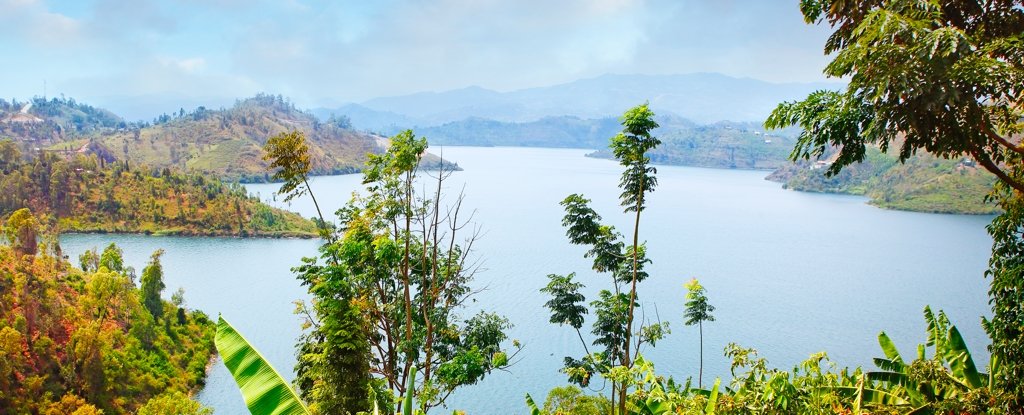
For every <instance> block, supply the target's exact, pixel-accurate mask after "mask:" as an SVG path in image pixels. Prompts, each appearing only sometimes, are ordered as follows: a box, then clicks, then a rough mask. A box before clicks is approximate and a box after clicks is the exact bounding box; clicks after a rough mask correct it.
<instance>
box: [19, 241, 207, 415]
mask: <svg viewBox="0 0 1024 415" xmlns="http://www.w3.org/2000/svg"><path fill="white" fill-rule="evenodd" d="M6 229H7V228H6V226H5V228H4V230H6ZM40 239H41V240H42V241H43V242H41V243H39V245H38V246H37V248H36V253H35V255H21V254H18V253H16V252H15V247H14V246H11V245H10V244H9V243H5V244H0V356H2V357H0V408H4V412H9V413H19V414H20V413H40V414H66V413H79V414H88V413H94V414H98V413H99V411H100V410H102V411H103V413H105V414H127V413H135V412H136V411H138V410H140V408H141V407H143V405H145V404H146V403H147V401H149V400H150V399H152V398H155V397H158V396H162V395H165V394H177V398H175V401H176V402H179V403H183V401H182V399H180V398H182V397H183V396H184V395H182V394H184V393H188V392H189V391H192V390H194V389H195V388H197V387H198V386H201V385H202V384H203V379H204V378H205V376H206V364H207V362H208V361H209V358H210V355H211V353H212V352H213V324H212V323H211V322H210V321H208V319H207V318H206V316H205V315H204V314H203V313H202V312H199V311H187V312H186V313H185V317H186V318H185V320H184V321H178V320H173V321H166V322H165V324H156V322H155V321H154V320H153V317H152V315H151V314H150V313H149V312H148V311H147V310H146V308H145V307H144V306H143V304H142V302H141V301H140V292H139V290H138V289H137V288H136V287H135V285H134V284H133V283H132V281H131V279H130V278H129V275H128V272H127V269H128V268H130V267H124V269H121V270H111V269H110V268H108V267H107V266H106V265H102V266H98V268H90V269H88V270H81V269H77V268H75V267H74V266H72V264H70V263H69V262H67V261H66V260H65V259H63V258H62V257H60V256H57V255H56V252H55V251H57V250H58V246H57V245H56V244H55V243H53V242H50V241H52V240H53V239H52V236H50V235H49V234H47V233H44V234H43V236H42V237H41V238H40ZM119 252H120V250H119V249H117V248H116V247H113V248H112V247H108V248H107V249H106V250H105V254H106V255H105V257H106V260H105V261H104V262H105V264H117V263H120V264H123V259H122V258H121V257H120V255H119ZM98 262H99V260H98V258H97V263H98ZM161 307H163V308H165V309H172V307H173V306H172V305H171V304H170V303H162V304H161ZM153 405H159V404H157V403H154V404H153ZM76 411H77V412H76Z"/></svg>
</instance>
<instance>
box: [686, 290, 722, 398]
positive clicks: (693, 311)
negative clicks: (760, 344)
mask: <svg viewBox="0 0 1024 415" xmlns="http://www.w3.org/2000/svg"><path fill="white" fill-rule="evenodd" d="M686 291H687V292H686V311H685V312H684V313H683V317H684V318H686V325H687V326H692V325H694V324H696V325H697V330H699V335H700V369H698V372H697V387H698V388H699V387H701V386H703V378H704V322H705V321H715V316H713V315H712V314H711V313H712V312H714V311H715V306H713V305H711V304H708V297H707V296H706V295H704V286H703V285H700V282H699V281H697V279H696V278H694V279H692V280H690V282H687V283H686Z"/></svg>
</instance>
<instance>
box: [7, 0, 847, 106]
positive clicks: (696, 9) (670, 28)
mask: <svg viewBox="0 0 1024 415" xmlns="http://www.w3.org/2000/svg"><path fill="white" fill-rule="evenodd" d="M797 4H798V1H797V0H699V1H696V0H693V1H690V0H650V1H643V0H589V1H585V0H557V1H552V0H506V1H496V0H437V1H427V0H376V1H366V0H364V1H304V0H280V1H263V0H173V1H172V0H168V1H144V0H75V1H71V0H68V1H56V0H0V54H2V56H4V57H5V58H4V65H3V67H4V69H3V77H2V79H3V81H0V86H2V91H3V92H0V94H2V95H3V96H4V97H5V98H7V99H10V98H19V99H25V98H28V97H30V96H33V95H42V92H43V82H44V80H45V81H46V85H47V92H48V93H49V95H51V96H53V95H57V94H60V93H64V94H66V95H67V96H70V97H75V98H76V99H78V100H80V101H86V102H91V103H96V104H98V105H104V104H115V106H118V107H123V106H124V105H125V103H135V102H137V103H139V105H165V106H169V107H170V108H169V109H168V110H173V109H175V108H177V107H178V106H179V105H178V104H179V103H180V104H181V105H180V106H184V107H186V108H188V107H190V106H194V105H207V106H220V105H224V104H226V103H230V102H233V101H234V100H235V98H240V97H245V96H249V95H253V94H255V93H256V92H261V91H264V92H269V93H274V94H278V93H279V94H283V95H285V96H289V97H291V98H292V99H293V100H294V101H295V102H296V103H297V104H299V105H300V106H303V107H316V106H333V105H337V104H340V103H345V102H359V101H363V100H366V99H369V98H374V97H379V96H390V95H403V94H408V93H414V92H420V91H440V90H448V89H455V88H461V87H466V86H470V85H478V86H482V87H484V88H489V89H494V90H499V91H507V90H515V89H521V88H528V87H535V86H546V85H552V84H557V83H562V82H569V81H573V80H576V79H581V78H588V77H593V76H598V75H601V74H605V73H620V74H631V73H641V74H678V73H690V72H720V73H724V74H727V75H732V76H742V77H751V78H757V79H762V80H767V81H773V82H814V81H821V80H823V79H824V78H823V76H822V75H821V70H822V68H823V67H824V65H825V64H826V62H827V58H826V57H825V56H823V55H822V46H823V44H824V41H825V39H826V37H827V36H828V34H829V30H828V28H827V27H824V26H811V25H807V24H805V23H804V22H803V20H802V16H801V15H800V13H799V10H798V7H797ZM143 103H145V104H143ZM161 103H162V104H161Z"/></svg>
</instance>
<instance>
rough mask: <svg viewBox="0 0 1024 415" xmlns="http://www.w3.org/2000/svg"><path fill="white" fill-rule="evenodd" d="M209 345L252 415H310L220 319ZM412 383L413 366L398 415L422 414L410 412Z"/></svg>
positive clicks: (375, 410)
mask: <svg viewBox="0 0 1024 415" xmlns="http://www.w3.org/2000/svg"><path fill="white" fill-rule="evenodd" d="M213 342H214V344H215V345H216V346H217V352H218V353H219V354H220V356H221V359H223V360H224V365H225V366H227V367H228V370H229V371H230V372H231V376H233V377H234V378H235V382H236V383H238V389H239V390H240V391H241V392H242V397H243V398H245V405H246V406H247V407H249V412H250V413H252V415H311V414H310V412H309V408H307V407H306V405H305V404H303V403H302V400H301V399H299V395H298V394H297V393H295V390H294V389H292V388H291V386H289V385H288V382H285V380H284V378H282V377H281V375H280V374H279V373H278V372H277V370H275V369H274V367H273V366H271V365H270V363H268V362H267V359H265V358H263V355H261V354H260V352H259V351H258V350H256V348H255V347H253V346H252V345H251V344H250V343H249V341H248V340H246V339H245V337H243V336H242V334H241V333H239V332H238V330H235V328H234V327H233V326H231V324H230V323H228V322H227V320H224V317H218V318H217V335H216V337H215V338H214V341H213ZM415 382H416V368H415V367H413V368H412V372H411V373H410V374H409V387H408V388H407V390H408V392H407V393H406V396H405V400H404V401H403V403H402V413H401V415H422V414H423V411H422V410H415V411H414V410H413V387H414V386H415ZM373 414H374V415H378V414H379V408H378V407H377V400H376V399H374V400H373Z"/></svg>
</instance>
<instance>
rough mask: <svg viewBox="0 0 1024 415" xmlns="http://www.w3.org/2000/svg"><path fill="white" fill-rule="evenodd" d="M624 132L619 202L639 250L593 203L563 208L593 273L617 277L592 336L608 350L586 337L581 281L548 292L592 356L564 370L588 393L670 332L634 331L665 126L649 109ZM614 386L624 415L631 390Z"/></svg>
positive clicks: (566, 203) (566, 280)
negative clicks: (645, 224)
mask: <svg viewBox="0 0 1024 415" xmlns="http://www.w3.org/2000/svg"><path fill="white" fill-rule="evenodd" d="M622 126H623V129H622V132H621V133H619V134H618V135H616V136H615V137H613V138H612V139H611V143H610V147H611V150H612V153H613V154H614V155H615V158H616V159H617V160H618V161H619V163H620V164H621V165H622V166H623V167H625V171H623V173H622V177H621V179H620V181H619V188H620V190H621V194H620V195H619V201H620V205H621V206H622V207H623V208H624V212H625V213H633V214H634V219H633V235H632V236H633V238H632V243H631V244H629V245H627V244H626V242H625V241H624V240H623V236H622V234H620V233H619V232H617V231H616V230H615V228H614V227H613V226H608V225H603V224H602V223H601V215H599V214H598V213H597V212H596V211H594V210H593V209H592V208H591V207H590V206H589V204H590V200H588V199H586V198H584V197H583V196H582V195H578V194H573V195H569V196H568V197H566V198H565V199H564V200H563V201H562V202H561V205H562V206H563V207H564V208H565V216H564V217H563V218H562V225H563V226H564V227H565V228H566V236H567V237H568V238H569V242H571V243H572V244H575V245H584V246H589V247H590V249H589V250H588V251H587V252H586V253H585V254H584V256H585V257H587V258H592V259H593V270H594V271H596V272H599V273H610V274H611V277H612V290H601V291H600V292H599V293H598V297H599V298H598V300H596V301H592V302H591V303H590V306H591V307H592V308H593V310H594V315H595V317H596V321H595V322H594V324H593V329H592V331H591V334H593V335H594V336H595V338H594V340H593V341H592V344H593V345H595V346H600V347H601V348H602V350H601V351H600V352H595V353H591V352H590V351H589V349H588V348H587V345H586V341H584V340H583V336H582V334H580V332H579V328H580V327H581V326H582V321H583V314H586V308H585V307H583V306H581V305H580V303H583V302H584V301H585V298H584V297H583V295H582V294H580V293H579V289H580V288H581V287H582V284H578V283H575V282H572V277H573V275H574V274H569V276H567V277H563V276H560V275H555V274H552V275H549V276H548V278H549V279H550V280H551V281H550V282H549V284H548V286H547V287H545V288H544V289H542V290H541V291H542V292H545V293H547V294H550V295H551V296H552V297H553V298H552V299H551V300H550V301H548V302H547V304H546V306H547V307H548V308H549V309H550V310H551V311H552V315H551V322H552V323H558V324H569V325H570V326H572V327H573V328H574V329H576V331H577V334H578V335H579V337H580V341H581V342H582V343H583V347H584V350H585V351H586V353H587V355H586V356H584V357H583V358H582V359H574V358H572V357H566V358H565V367H564V368H563V371H564V372H565V373H566V374H568V375H569V380H570V381H572V382H574V383H577V384H579V385H580V386H586V385H587V384H588V383H589V382H590V379H591V377H592V376H593V375H594V374H595V373H599V374H601V375H603V376H605V377H608V375H609V373H610V372H611V371H612V370H613V369H614V367H622V368H626V369H628V368H630V367H631V362H632V359H633V358H634V355H639V349H640V347H641V345H642V344H644V343H649V344H652V345H653V344H654V342H656V341H657V340H658V339H660V338H661V337H662V336H663V335H664V334H665V333H666V332H667V330H668V326H667V323H664V324H656V325H649V326H643V325H640V328H639V330H637V331H636V333H634V328H633V327H634V326H633V323H634V322H633V320H634V316H633V311H634V309H635V308H636V301H637V298H636V286H637V283H639V282H641V281H643V280H644V279H646V278H647V277H648V274H647V272H646V271H644V266H645V265H647V264H649V263H650V262H651V261H650V260H649V259H647V256H646V248H645V246H644V245H643V244H641V243H640V215H641V213H642V212H643V210H644V209H645V208H646V205H647V202H646V196H647V194H648V193H650V192H652V191H654V188H655V187H656V186H657V184H658V181H657V178H656V177H655V173H657V170H656V169H655V168H654V167H651V166H650V158H649V157H648V156H647V152H648V151H650V150H652V149H654V148H655V147H657V146H658V144H660V141H659V140H658V139H657V138H656V137H654V136H652V135H651V131H652V130H654V129H655V128H657V127H658V123H657V122H655V121H654V113H653V112H651V110H650V108H648V106H647V104H643V105H639V106H637V107H634V108H631V109H629V110H627V111H626V112H625V114H624V115H623V116H622ZM611 380H612V399H611V402H612V406H613V407H615V406H616V402H617V405H618V406H617V408H618V411H619V412H625V404H626V402H625V400H626V395H627V393H628V391H627V390H628V385H626V384H618V383H617V382H616V381H615V379H611Z"/></svg>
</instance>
